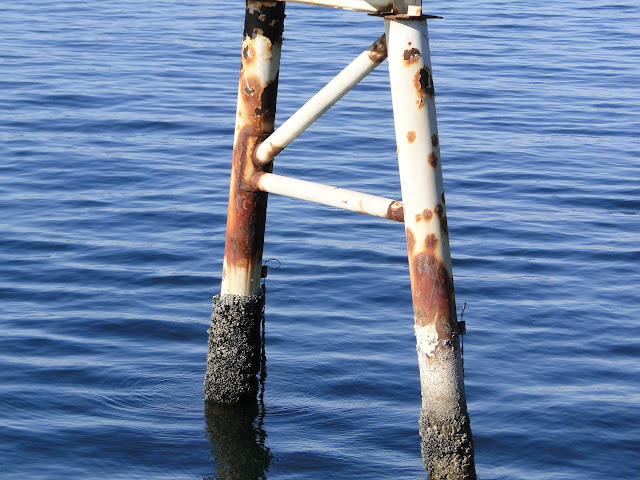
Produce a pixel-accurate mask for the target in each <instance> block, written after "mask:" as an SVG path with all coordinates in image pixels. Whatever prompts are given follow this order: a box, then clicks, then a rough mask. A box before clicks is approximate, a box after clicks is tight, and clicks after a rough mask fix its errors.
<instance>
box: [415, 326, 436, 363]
mask: <svg viewBox="0 0 640 480" xmlns="http://www.w3.org/2000/svg"><path fill="white" fill-rule="evenodd" d="M413 328H414V330H415V332H416V344H417V346H418V350H419V351H420V352H422V353H425V354H427V355H429V356H433V352H434V351H435V349H436V347H437V346H438V332H437V331H436V326H435V324H434V323H430V324H428V325H414V327H413Z"/></svg>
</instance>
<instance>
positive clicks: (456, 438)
mask: <svg viewBox="0 0 640 480" xmlns="http://www.w3.org/2000/svg"><path fill="white" fill-rule="evenodd" d="M420 436H421V437H422V443H421V450H422V462H423V465H424V468H425V470H426V471H427V473H428V474H429V480H462V479H464V480H475V479H476V470H475V463H474V459H473V443H472V442H471V425H470V423H469V415H467V414H459V415H453V416H451V417H448V418H439V417H434V416H433V415H430V414H429V413H428V412H427V411H426V410H425V409H423V410H422V412H421V414H420Z"/></svg>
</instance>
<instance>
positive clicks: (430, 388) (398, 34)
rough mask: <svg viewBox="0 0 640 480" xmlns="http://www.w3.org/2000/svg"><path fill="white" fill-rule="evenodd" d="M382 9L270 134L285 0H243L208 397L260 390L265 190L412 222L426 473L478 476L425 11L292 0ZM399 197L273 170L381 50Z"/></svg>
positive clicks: (360, 1)
mask: <svg viewBox="0 0 640 480" xmlns="http://www.w3.org/2000/svg"><path fill="white" fill-rule="evenodd" d="M288 1H292V2H296V3H306V4H311V5H320V6H327V7H334V8H342V9H349V10H358V11H363V12H368V13H373V14H374V15H377V16H380V17H383V18H384V23H385V35H383V36H382V37H380V38H379V39H378V40H376V41H375V42H374V43H373V44H371V46H370V47H369V48H368V49H367V50H365V51H364V52H363V53H362V54H361V55H359V56H358V57H357V58H356V59H355V60H354V61H353V62H351V63H350V64H349V65H348V66H347V67H346V68H345V69H344V70H343V71H342V72H340V73H339V74H338V75H337V76H336V77H335V78H334V79H333V80H332V81H331V82H329V84H328V85H327V86H326V87H325V88H323V89H322V90H321V91H320V92H318V94H316V95H315V96H314V97H313V98H311V99H310V100H309V102H307V104H305V105H304V106H302V107H301V108H300V110H299V111H298V112H297V113H295V114H294V115H293V116H292V117H291V118H290V119H289V120H288V121H285V122H284V123H283V124H282V125H281V126H280V128H279V129H278V130H277V131H275V132H274V120H275V110H276V96H277V88H278V72H279V65H280V51H281V46H282V32H283V24H284V5H285V2H284V1H277V2H274V1H256V0H247V3H246V20H245V29H244V40H243V44H242V64H241V71H240V84H239V89H238V109H237V117H236V130H235V137H234V150H233V163H232V172H231V187H230V192H229V211H228V217H227V234H226V243H225V253H224V262H223V270H222V288H221V293H220V295H217V296H215V297H214V312H213V315H212V322H211V328H210V329H209V354H208V356H207V373H206V376H205V399H206V401H207V402H215V403H238V402H240V401H243V400H251V399H255V397H256V393H257V390H258V379H257V378H256V375H257V374H258V371H259V370H260V362H261V346H262V345H261V336H260V324H261V320H262V317H263V309H264V291H263V290H262V289H261V287H260V278H261V273H262V265H261V263H262V247H263V243H264V227H265V221H266V208H267V192H271V193H275V194H279V195H286V196H290V197H294V198H298V199H302V200H307V201H312V202H317V203H321V204H325V205H330V206H333V207H338V208H343V209H347V210H352V211H357V212H361V213H365V214H368V215H374V216H378V217H382V218H387V219H390V220H395V221H399V222H402V221H404V224H405V232H406V240H407V251H408V260H409V270H410V277H411V290H412V298H413V311H414V328H415V335H416V342H417V351H418V365H419V368H420V384H421V390H422V409H421V415H420V435H421V437H422V444H421V446H422V458H423V463H424V466H425V469H426V470H427V472H428V474H429V479H430V480H445V479H446V480H474V479H475V478H476V473H475V464H474V450H473V441H472V438H471V427H470V422H469V415H468V413H467V404H466V397H465V391H464V372H463V369H462V352H461V348H460V335H461V334H462V333H463V332H462V328H461V326H460V324H459V323H458V321H457V315H456V304H455V295H454V289H453V273H452V267H451V253H450V250H449V232H448V229H447V212H446V204H445V196H444V186H443V179H442V167H441V158H440V142H439V138H438V127H437V120H436V108H435V100H434V95H435V92H434V85H433V75H432V71H431V59H430V53H429V39H428V32H427V21H426V19H427V18H433V17H429V16H427V15H423V13H422V1H421V0H288ZM385 57H386V58H387V60H388V64H389V77H390V83H391V99H392V104H393V115H394V123H395V134H396V144H397V150H398V164H399V172H400V183H401V188H402V202H400V201H396V200H392V199H389V198H383V197H378V196H376V195H370V194H366V193H361V192H356V191H352V190H346V189H340V188H336V187H331V186H328V185H323V184H320V183H315V182H309V181H302V180H298V179H293V178H288V177H284V176H281V175H274V174H273V173H272V167H273V158H274V157H275V156H276V155H278V154H279V153H280V152H281V151H282V150H283V149H285V148H286V147H287V146H288V145H289V144H290V143H291V142H292V141H294V139H295V138H296V137H297V136H298V135H300V134H301V133H302V132H303V131H304V130H305V129H306V128H307V127H308V126H309V125H311V123H312V122H313V121H315V120H316V119H317V118H318V117H320V116H321V115H322V114H323V113H324V112H325V111H327V110H328V109H329V108H330V107H331V106H332V105H333V104H335V103H336V102H337V101H338V100H339V99H340V98H342V96H343V95H345V94H346V93H347V92H348V91H349V90H350V89H351V88H352V87H353V86H354V85H356V84H357V83H358V82H359V81H360V80H362V79H363V78H364V77H365V76H366V75H367V74H368V73H369V72H371V71H372V70H373V69H374V68H376V67H377V66H378V65H379V64H380V63H381V62H382V61H383V60H384V58H385Z"/></svg>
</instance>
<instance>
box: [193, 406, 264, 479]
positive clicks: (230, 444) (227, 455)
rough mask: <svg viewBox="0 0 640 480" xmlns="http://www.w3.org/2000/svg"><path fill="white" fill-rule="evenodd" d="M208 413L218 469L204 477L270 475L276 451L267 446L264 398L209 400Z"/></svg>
mask: <svg viewBox="0 0 640 480" xmlns="http://www.w3.org/2000/svg"><path fill="white" fill-rule="evenodd" d="M205 416H206V422H207V434H208V437H209V441H210V442H211V445H212V447H213V449H212V450H211V453H212V454H213V456H214V458H215V460H216V473H215V476H214V477H204V478H203V480H213V479H216V480H260V479H266V478H267V475H266V472H267V471H268V470H269V464H270V463H271V459H272V458H273V455H271V453H270V452H269V448H267V447H266V446H265V440H266V438H267V434H266V433H265V431H264V429H263V422H264V405H263V404H262V402H260V403H258V402H257V401H254V402H249V403H245V404H241V405H220V404H206V405H205Z"/></svg>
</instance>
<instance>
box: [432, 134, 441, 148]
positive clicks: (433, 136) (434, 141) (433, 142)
mask: <svg viewBox="0 0 640 480" xmlns="http://www.w3.org/2000/svg"><path fill="white" fill-rule="evenodd" d="M439 143H440V141H439V140H438V134H437V133H434V134H433V135H431V145H433V146H434V147H437V146H438V144H439Z"/></svg>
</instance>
